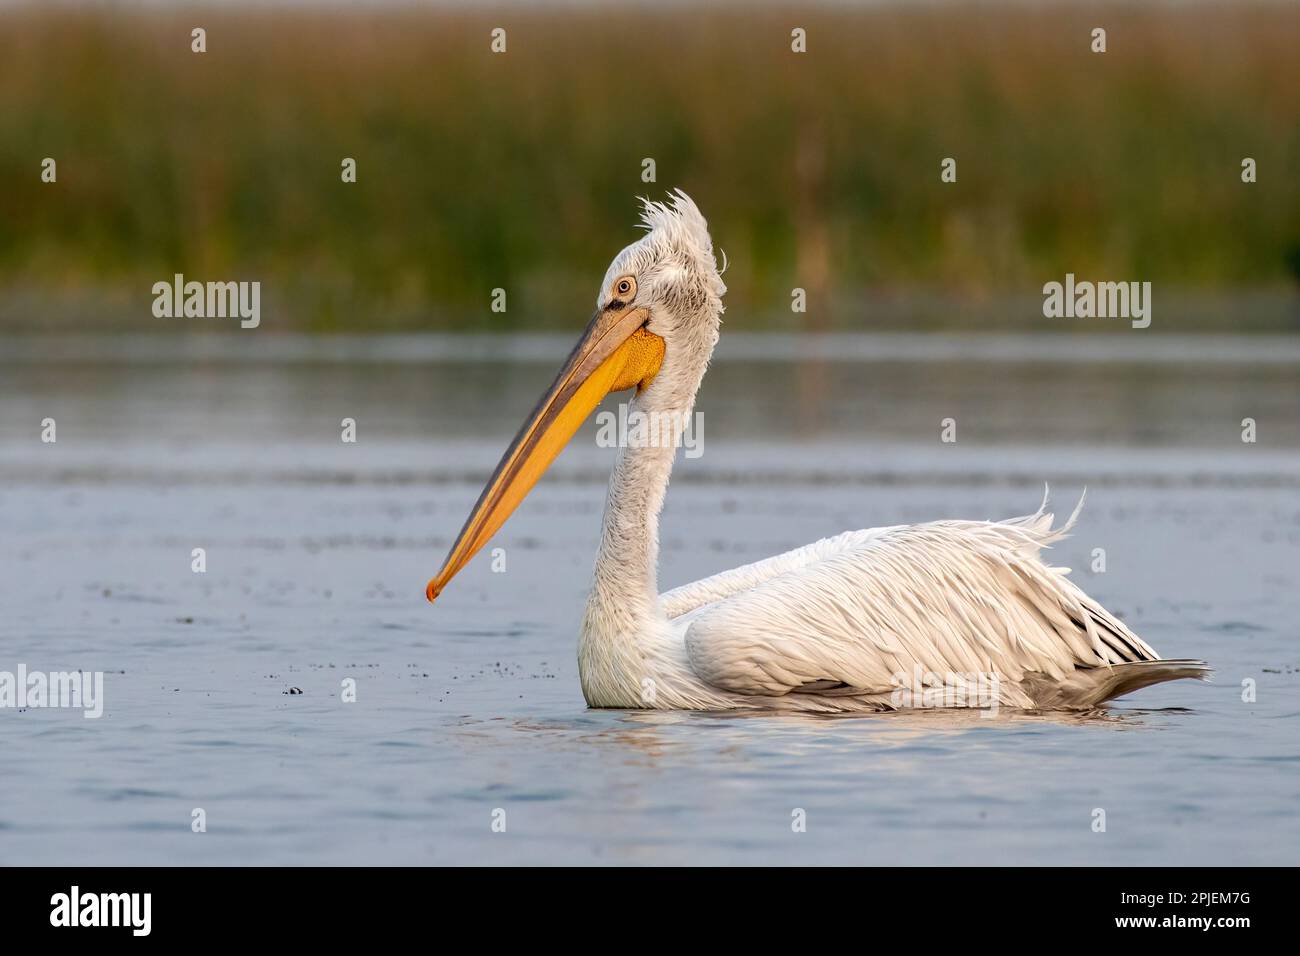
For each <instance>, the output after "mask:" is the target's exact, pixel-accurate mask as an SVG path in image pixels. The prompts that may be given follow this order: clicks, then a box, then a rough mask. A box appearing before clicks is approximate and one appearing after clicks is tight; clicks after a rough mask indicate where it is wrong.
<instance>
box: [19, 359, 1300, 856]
mask: <svg viewBox="0 0 1300 956" xmlns="http://www.w3.org/2000/svg"><path fill="white" fill-rule="evenodd" d="M1134 342H1137V343H1138V345H1139V346H1140V348H1138V347H1136V346H1135V345H1134ZM570 344H571V343H570V342H569V341H568V340H566V339H549V338H537V337H530V338H526V339H519V340H516V341H514V342H513V343H511V344H510V345H509V346H508V347H502V346H501V345H500V344H493V343H491V342H485V341H483V340H465V341H453V340H448V339H438V338H432V337H431V338H425V339H419V338H416V339H402V340H328V341H312V340H299V339H274V338H271V337H269V336H246V337H241V336H240V335H239V334H238V333H236V334H234V335H232V336H229V337H226V338H222V339H202V340H190V341H187V342H183V343H182V342H179V341H177V340H175V339H171V340H169V339H143V340H123V339H114V340H111V341H110V340H93V339H88V340H60V341H58V342H54V343H50V342H43V341H39V340H13V339H11V340H0V542H3V544H2V548H3V550H0V562H2V566H3V574H0V648H2V652H0V671H3V670H8V671H14V670H16V669H17V667H18V666H19V665H20V664H23V665H25V666H26V667H27V668H28V669H29V670H42V671H56V670H69V669H77V668H81V669H85V670H100V671H104V672H106V673H105V678H104V682H105V686H104V696H105V704H104V715H103V717H102V718H100V719H99V720H87V719H84V718H83V717H82V716H81V714H80V713H79V712H77V711H72V710H59V709H36V708H30V709H27V710H22V711H19V710H16V709H12V708H8V709H0V749H2V750H3V753H4V755H5V758H6V760H5V766H6V770H5V773H4V774H0V862H4V863H11V864H13V863H41V864H80V863H88V864H108V863H126V864H149V863H180V864H185V863H217V864H323V863H331V864H334V863H370V864H374V863H379V864H383V863H393V864H421V863H433V864H437V863H471V864H478V863H530V864H535V863H613V864H647V863H746V864H752V863H794V864H807V863H860V864H869V865H873V866H882V865H884V866H893V865H911V864H924V865H931V864H942V863H1027V864H1035V865H1041V864H1060V863H1090V864H1118V865H1128V864H1150V863H1175V864H1190V863H1279V864H1294V863H1296V862H1297V861H1298V859H1300V852H1298V851H1300V819H1298V818H1297V806H1300V634H1298V633H1297V632H1298V629H1300V626H1298V625H1297V623H1296V622H1297V621H1300V372H1297V369H1298V368H1300V365H1298V364H1297V362H1300V354H1297V350H1296V346H1295V345H1293V344H1291V343H1290V342H1288V341H1249V340H1247V341H1242V340H1224V341H1205V340H1202V341H1197V340H1183V339H1175V338H1169V337H1165V338H1163V339H1159V340H1157V339H1155V338H1151V339H1149V340H1148V339H1142V338H1141V337H1140V336H1136V335H1131V336H1130V335H1123V336H1116V337H1115V338H1107V339H1094V338H1090V339H1086V340H1077V341H1076V340H1071V339H1053V340H1042V339H1008V338H990V339H984V340H961V339H951V338H945V339H919V338H913V337H908V336H881V337H874V338H873V337H861V338H853V339H838V340H832V341H830V342H829V343H823V344H822V345H809V344H806V343H804V344H801V343H791V342H790V341H788V340H783V339H777V338H771V339H762V338H746V337H743V336H731V335H727V336H724V340H723V343H722V347H721V348H720V350H719V354H718V357H717V359H716V362H715V366H714V368H713V370H712V371H711V373H710V375H709V377H708V378H707V379H706V382H705V387H704V390H703V393H702V396H701V403H700V408H701V410H702V412H703V414H704V429H703V436H702V437H703V446H702V447H703V454H702V455H701V456H700V457H699V458H696V459H688V460H682V459H679V463H678V468H677V471H676V472H675V474H674V480H673V486H672V488H671V490H670V492H669V495H668V502H667V507H666V510H665V514H664V520H663V529H662V535H663V547H662V555H661V562H662V566H661V573H660V577H661V584H662V586H664V587H665V588H666V587H671V586H674V585H676V584H680V583H683V582H686V581H689V580H691V579H694V578H696V577H700V576H703V575H707V574H710V573H713V572H716V571H719V570H722V569H725V568H728V567H732V566H734V565H737V564H740V563H743V562H747V561H752V560H756V559H758V558H761V557H765V556H767V555H769V554H773V553H775V552H778V551H781V550H785V549H788V548H791V547H795V546H798V545H801V544H804V543H806V542H808V541H811V540H814V539H816V538H819V537H823V536H825V535H828V534H833V533H836V532H839V531H841V530H844V529H847V528H852V527H868V526H872V525H880V524H895V523H899V522H905V521H921V520H927V519H932V518H941V517H969V518H999V517H1007V516H1010V515H1016V514H1023V513H1025V512H1028V511H1031V510H1033V509H1034V508H1035V507H1036V506H1037V504H1038V502H1039V499H1040V497H1041V495H1042V487H1043V482H1044V481H1050V482H1051V483H1052V494H1053V500H1054V502H1055V504H1056V509H1057V511H1058V513H1060V512H1068V511H1069V510H1070V508H1072V507H1073V504H1074V502H1075V501H1076V499H1077V497H1078V495H1079V494H1080V492H1081V491H1082V489H1083V487H1084V486H1085V485H1086V486H1087V488H1088V503H1087V506H1086V507H1085V510H1084V513H1083V518H1082V521H1081V524H1080V526H1079V528H1078V530H1077V532H1076V533H1075V535H1074V536H1073V537H1072V538H1070V539H1069V540H1068V541H1066V542H1064V543H1062V544H1061V545H1058V546H1057V548H1056V549H1055V551H1054V552H1053V553H1052V560H1053V563H1055V564H1058V565H1064V566H1069V567H1072V568H1074V569H1075V571H1074V574H1075V576H1076V578H1077V579H1079V580H1080V582H1081V583H1082V584H1083V586H1084V587H1085V588H1086V589H1087V590H1089V591H1090V592H1092V593H1093V594H1095V595H1096V596H1097V597H1098V598H1099V599H1101V600H1102V601H1103V602H1104V603H1105V604H1106V605H1107V606H1108V607H1110V608H1111V609H1112V610H1114V611H1116V612H1117V613H1119V614H1121V615H1122V616H1123V617H1124V618H1125V619H1126V620H1127V621H1128V622H1129V623H1130V624H1131V625H1132V626H1133V627H1134V629H1135V630H1137V631H1138V633H1140V634H1141V635H1142V636H1143V637H1145V638H1146V639H1147V640H1148V642H1150V643H1151V644H1152V645H1154V646H1155V647H1156V649H1157V650H1159V651H1160V652H1161V653H1163V654H1165V655H1168V656H1178V657H1200V658H1204V659H1206V660H1208V661H1210V662H1211V663H1212V664H1213V665H1214V666H1215V668H1216V677H1215V682H1214V683H1212V684H1200V683H1191V682H1180V683H1177V684H1172V685H1164V686H1161V687H1156V688H1151V689H1148V690H1145V691H1143V692H1140V693H1139V694H1136V695H1134V696H1132V697H1130V698H1127V699H1125V700H1123V701H1121V702H1119V703H1118V704H1116V705H1114V706H1112V707H1111V708H1110V709H1109V711H1107V712H1106V713H1105V714H1101V715H1096V716H1092V717H1089V718H1082V717H1048V716H1029V715H1017V714H1013V713H1009V712H1006V711H1004V712H1003V713H1002V714H1001V715H1000V716H998V717H996V718H993V719H988V718H984V717H979V716H977V715H967V714H961V713H943V712H933V713H922V714H903V715H890V716H879V717H858V718H844V719H824V718H823V719H817V718H801V717H768V716H747V717H737V716H726V715H699V714H689V713H680V714H656V713H636V712H617V711H589V710H587V709H586V708H585V706H584V704H583V700H582V695H581V691H580V689H579V686H578V678H577V667H576V661H575V644H576V636H577V626H578V621H579V617H580V614H581V611H582V607H583V602H584V598H585V591H586V586H587V582H588V575H589V573H590V570H591V562H592V558H593V553H594V544H595V539H596V535H597V530H598V526H599V521H600V510H601V506H602V504H603V494H604V481H605V477H606V475H607V473H608V469H609V467H610V464H611V461H612V456H613V454H614V452H613V451H611V450H609V449H603V448H598V447H596V443H595V440H594V428H590V427H589V428H588V430H587V431H586V432H584V433H583V434H581V435H580V436H579V437H578V438H577V439H575V442H574V446H573V447H571V448H570V449H569V450H568V451H567V452H566V453H565V454H564V455H563V456H562V457H561V459H560V460H559V461H558V462H557V464H556V466H555V468H554V469H553V471H552V473H551V474H550V475H548V477H547V478H546V479H544V480H543V482H542V484H541V485H540V486H539V487H538V488H537V490H536V491H535V492H534V494H533V496H532V497H531V498H530V499H529V501H528V502H527V503H526V504H525V505H524V507H523V508H522V509H521V510H520V511H519V512H518V513H517V514H516V516H515V518H514V519H513V520H512V521H511V522H510V523H509V524H508V525H507V526H506V528H505V529H504V531H503V532H502V534H501V535H500V536H499V537H498V539H497V541H496V544H498V545H500V546H501V547H503V548H505V552H506V562H507V564H506V571H505V572H504V573H493V572H492V570H491V568H490V561H489V560H488V558H487V556H486V555H483V556H480V557H479V558H478V559H477V560H476V561H475V562H474V563H473V564H472V565H471V566H470V567H469V568H467V569H466V571H465V572H463V573H462V575H461V576H460V577H459V578H458V579H457V580H456V582H455V584H454V585H453V586H452V587H451V588H450V589H449V590H448V591H447V592H446V594H445V595H444V596H443V597H442V598H441V599H440V601H439V603H438V605H436V606H430V605H428V604H427V603H426V602H425V601H424V597H423V587H424V583H425V581H426V580H427V579H428V577H429V576H430V575H431V574H432V573H433V572H434V571H436V570H437V568H438V566H439V564H440V562H441V560H442V558H443V556H444V554H445V552H446V549H447V547H448V545H449V544H450V541H451V538H452V537H453V536H454V535H455V533H456V532H457V531H458V530H459V528H460V525H461V523H462V521H463V519H464V517H465V515H466V513H467V511H468V509H469V507H470V506H471V505H472V503H473V501H474V499H475V498H476V497H477V494H478V491H479V488H480V485H481V482H482V481H483V479H484V478H485V477H486V475H487V473H488V472H489V471H490V469H491V467H492V465H493V464H494V463H495V461H496V458H497V456H498V455H499V454H500V452H501V451H502V449H503V448H504V446H505V444H506V443H507V442H508V441H509V439H510V438H511V437H512V436H513V434H514V430H515V428H516V427H517V425H518V423H519V421H520V419H521V417H522V415H523V414H524V413H526V412H527V411H528V410H529V409H530V408H531V407H532V404H533V401H534V400H535V398H536V396H537V394H538V393H539V392H540V390H541V389H542V388H543V387H544V386H545V385H546V384H547V383H548V382H549V379H550V376H551V374H552V373H553V371H554V368H555V367H556V365H557V364H558V362H559V361H560V360H561V359H562V358H563V356H564V355H565V354H566V352H567V349H568V347H569V345H570ZM1248 417H1249V418H1253V419H1254V420H1255V421H1256V425H1257V429H1258V440H1257V441H1256V442H1255V443H1243V442H1242V440H1241V432H1242V424H1241V423H1242V419H1244V418H1248ZM45 418H53V419H55V420H56V422H57V438H58V440H57V442H56V443H54V444H44V443H42V442H41V441H40V429H41V421H42V419H45ZM343 418H353V419H355V420H356V422H357V433H358V441H357V442H356V443H355V444H344V443H342V442H341V441H340V440H339V434H340V424H339V423H340V420H341V419H343ZM944 418H953V419H955V420H956V427H957V438H958V440H957V442H956V443H955V444H943V443H941V442H940V441H939V432H940V423H941V420H942V419H944ZM200 547H201V548H204V549H206V553H207V572H206V573H205V574H195V573H193V572H192V571H191V552H192V549H194V548H200ZM1096 548H1103V549H1104V550H1105V556H1106V570H1105V572H1104V573H1096V572H1094V571H1093V570H1092V563H1093V553H1094V549H1096ZM348 678H350V679H353V680H355V682H356V696H357V700H356V702H355V703H343V702H342V701H341V700H340V689H341V682H342V681H343V680H345V679H348ZM1243 681H1250V682H1253V686H1254V699H1253V700H1250V701H1246V700H1243ZM290 689H298V690H301V693H293V694H290V693H288V692H289V691H290ZM1247 696H1249V695H1247ZM195 808H202V809H203V810H204V811H205V813H206V821H207V832H205V833H194V832H192V831H191V819H192V812H193V811H194V809H195ZM1098 808H1100V809H1104V810H1105V815H1106V830H1105V832H1104V833H1098V832H1094V830H1093V821H1094V818H1095V815H1094V811H1095V810H1096V809H1098ZM498 809H500V810H503V811H504V814H505V821H506V829H505V832H493V829H492V823H493V815H494V811H496V810H498ZM796 809H801V810H803V811H805V813H806V819H807V828H806V832H802V833H796V832H793V831H792V826H791V822H792V813H794V811H795V810H796Z"/></svg>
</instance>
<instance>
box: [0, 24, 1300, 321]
mask: <svg viewBox="0 0 1300 956" xmlns="http://www.w3.org/2000/svg"><path fill="white" fill-rule="evenodd" d="M194 26H203V27H204V28H205V29H206V30H207V45H208V52H207V53H206V54H202V55H196V54H194V53H191V52H190V30H191V28H192V27H194ZM497 26H500V27H504V28H506V30H507V31H508V52H507V53H506V54H504V55H495V54H493V53H491V52H490V50H489V40H490V37H489V34H490V31H491V29H492V28H493V27H497ZM795 26H801V27H804V28H806V29H807V31H808V53H806V54H803V55H796V54H794V53H792V52H791V51H790V30H791V28H792V27H795ZM1094 26H1103V27H1105V28H1106V30H1107V31H1108V47H1109V50H1108V52H1107V53H1105V54H1102V55H1097V54H1093V53H1092V52H1090V50H1089V44H1090V35H1089V34H1090V31H1091V29H1092V28H1093V27H1094ZM1297 51H1300V5H1296V4H1263V3H1246V2H1242V3H1231V4H1229V3H1223V4H1220V5H1213V6H1211V5H1199V4H1175V5H1165V4H1141V5H1129V4H1124V5H1119V6H1114V7H1097V6H1096V5H1092V4H1090V5H1088V6H1087V7H1086V8H1085V7H1083V6H1077V5H1070V4H1049V5H1044V6H1029V5H1023V4H1010V5H1005V6H1002V5H993V6H990V5H984V4H980V5H972V4H946V5H939V6H932V5H926V6H924V7H913V6H907V5H885V6H880V7H870V8H866V9H851V8H848V7H845V6H842V5H824V6H813V7H808V6H806V5H802V6H799V7H791V8H788V9H786V8H783V7H780V6H765V7H760V8H758V9H740V8H737V7H734V6H722V7H711V8H699V7H696V6H686V5H682V6H668V7H666V8H663V7H657V8H653V7H620V8H618V9H614V10H609V9H601V8H595V7H570V6H559V7H555V8H548V9H545V10H537V9H530V8H521V7H513V6H511V7H504V8H499V9H484V8H482V7H473V8H464V7H452V8H440V7H436V6H435V7H422V8H419V9H416V8H406V7H392V6H384V5H380V6H377V7H368V8H365V9H361V10H343V9H338V8H304V7H286V8H251V7H250V8H240V7H235V8H232V7H228V6H227V7H216V8H202V7H186V8H181V9H175V8H171V9H168V8H154V7H145V8H126V9H119V8H112V7H109V8H105V7H98V6H96V7H84V8H79V7H72V8H66V7H59V8H51V9H46V8H42V7H37V6H25V5H18V6H8V7H3V8H0V64H3V65H2V66H0V184H3V185H2V186H0V331H3V330H9V331H13V330H31V329H37V330H45V329H75V330H78V331H95V330H103V329H110V328H122V327H140V328H150V329H157V328H158V327H159V323H160V322H167V323H168V331H171V330H174V329H175V328H177V327H179V323H177V321H176V320H158V319H155V318H153V316H152V315H151V313H150V306H151V303H152V293H151V292H150V286H151V285H152V283H154V282H156V281H158V280H160V279H170V277H171V276H172V274H173V273H175V272H183V273H184V274H185V275H186V277H187V278H189V279H199V280H201V281H206V280H210V279H211V280H224V279H258V280H261V282H262V285H263V290H262V295H263V305H262V310H263V325H262V327H263V329H271V330H301V331H354V332H359V331H368V330H373V331H389V330H413V329H458V328H530V329H531V328H576V327H577V326H578V325H580V324H581V323H582V321H583V320H584V319H585V317H586V314H587V311H588V310H589V308H590V306H591V304H592V301H593V299H594V296H595V294H596V285H597V283H598V281H599V280H600V277H601V276H602V275H603V271H604V268H605V266H606V264H607V263H608V261H609V259H610V258H611V256H612V255H613V254H614V253H615V252H616V251H617V250H618V249H619V248H621V246H622V245H624V244H625V243H627V242H629V241H632V240H633V239H634V238H635V237H636V235H638V234H639V233H637V232H636V231H634V230H633V228H632V224H633V223H634V221H635V217H636V205H635V202H634V197H635V196H637V195H643V194H650V195H656V196H657V195H661V194H662V192H663V191H664V190H665V189H668V188H670V187H673V186H681V187H683V188H685V189H686V190H687V191H688V192H690V193H691V194H692V195H693V196H694V197H695V199H696V200H697V201H698V202H699V204H700V206H701V207H702V209H703V210H704V212H705V214H706V215H707V216H708V217H709V218H710V221H711V223H712V226H713V233H714V238H715V241H716V243H717V244H718V245H719V246H720V247H721V248H723V249H725V251H726V253H727V257H728V259H729V261H730V269H729V270H728V272H727V276H726V278H727V283H728V286H729V288H730V294H729V296H728V310H729V311H728V320H729V323H734V324H735V325H738V326H740V327H744V328H762V327H772V328H803V327H811V328H828V329H830V328H834V329H868V328H880V327H907V328H911V327H925V328H930V327H939V328H977V329H979V328H989V327H996V328H998V329H1006V328H1014V327H1030V328H1043V327H1045V323H1046V321H1047V320H1044V319H1043V318H1042V316H1041V312H1040V306H1041V292H1040V290H1041V287H1042V284H1043V283H1044V282H1046V281H1049V280H1052V279H1058V280H1059V279H1061V278H1062V277H1063V276H1064V274H1065V273H1066V272H1067V271H1068V272H1074V273H1075V274H1076V275H1077V276H1078V277H1079V278H1080V279H1087V278H1092V279H1098V280H1101V279H1109V280H1150V281H1153V282H1155V283H1156V296H1157V301H1156V310H1157V311H1156V322H1155V326H1154V327H1156V328H1169V327H1171V326H1175V325H1176V326H1179V327H1181V328H1186V329H1220V330H1249V329H1272V330H1276V329H1278V328H1291V327H1297V325H1298V324H1300V323H1298V321H1297V317H1298V313H1300V309H1298V307H1297V289H1298V288H1300V53H1298V52H1297ZM47 156H49V157H54V158H55V159H56V160H57V162H58V183H57V184H56V185H46V184H42V183H41V182H40V163H41V160H42V159H43V158H44V157H47ZM947 156H952V157H955V158H956V159H957V162H958V181H957V183H956V184H951V185H948V184H943V183H941V182H940V179H939V165H940V161H941V159H942V158H943V157H947ZM1245 156H1251V157H1254V158H1255V159H1256V160H1257V161H1258V164H1259V182H1258V183H1257V184H1254V185H1245V184H1243V183H1242V182H1241V179H1240V170H1241V166H1240V164H1241V160H1242V158H1243V157H1245ZM343 157H354V158H355V159H356V161H357V164H358V182H357V183H356V184H350V185H349V184H344V183H342V182H341V181H340V175H339V174H340V162H341V160H342V158H343ZM645 157H652V158H654V160H655V161H656V164H657V176H658V181H657V183H653V184H645V183H643V182H642V181H641V162H642V159H643V158H645ZM498 286H499V287H504V288H505V289H507V291H508V293H509V296H510V299H509V304H510V307H509V311H508V312H506V313H505V314H504V315H500V314H494V313H492V312H491V311H490V309H489V304H490V294H491V290H492V289H493V288H495V287H498ZM794 286H802V287H804V288H806V289H808V292H809V312H808V314H807V315H795V314H792V313H791V311H790V308H789V303H790V290H791V288H792V287H794ZM191 324H192V325H198V326H202V327H203V329H204V330H205V331H213V330H214V324H213V322H212V321H211V320H206V321H205V320H191ZM218 324H219V323H218ZM1118 324H1119V325H1123V323H1118ZM1087 325H1088V323H1087V322H1084V323H1081V326H1087ZM1100 325H1105V323H1100ZM1115 325H1116V323H1111V326H1115ZM1081 326H1080V327H1081ZM1071 330H1075V331H1077V330H1079V328H1076V327H1071Z"/></svg>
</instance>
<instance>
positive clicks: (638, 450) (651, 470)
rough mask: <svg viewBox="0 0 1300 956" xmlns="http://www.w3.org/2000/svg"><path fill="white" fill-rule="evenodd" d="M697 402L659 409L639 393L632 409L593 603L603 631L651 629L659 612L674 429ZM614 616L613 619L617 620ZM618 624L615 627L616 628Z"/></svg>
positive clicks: (609, 501)
mask: <svg viewBox="0 0 1300 956" xmlns="http://www.w3.org/2000/svg"><path fill="white" fill-rule="evenodd" d="M690 414H691V406H690V405H686V406H685V407H684V408H681V409H673V408H658V409H656V408H655V407H654V403H652V402H648V401H646V400H645V396H644V395H638V396H637V397H636V398H634V399H633V400H632V401H631V402H630V403H629V405H628V408H627V422H628V428H627V434H626V436H623V435H622V430H621V429H620V437H621V438H623V437H626V439H627V440H626V441H624V442H623V443H622V444H623V447H622V448H621V449H620V451H619V455H618V460H617V462H616V463H615V465H614V473H613V474H612V475H611V476H610V479H609V491H608V494H607V495H606V498H605V516H604V519H603V521H602V526H601V535H600V549H599V552H598V553H597V556H596V572H595V581H594V582H593V585H592V593H591V599H590V602H589V607H590V608H591V609H593V610H595V609H599V611H600V614H601V616H602V617H603V618H604V620H603V621H602V625H603V626H602V628H601V629H602V630H605V631H609V630H611V629H612V630H615V631H617V632H622V633H625V634H637V633H645V631H646V630H647V628H648V625H650V624H651V623H652V622H654V621H656V620H658V619H659V618H661V616H662V615H661V614H660V612H659V582H658V561H659V512H660V510H661V509H662V508H663V504H664V495H665V494H666V493H667V490H668V478H669V475H670V474H671V473H672V469H673V459H674V458H675V457H676V453H677V441H676V440H675V437H676V436H675V434H671V433H670V431H671V429H673V428H676V427H680V425H681V424H682V423H684V422H685V421H688V420H689V418H690ZM611 618H613V620H611ZM611 626H612V627H611Z"/></svg>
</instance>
